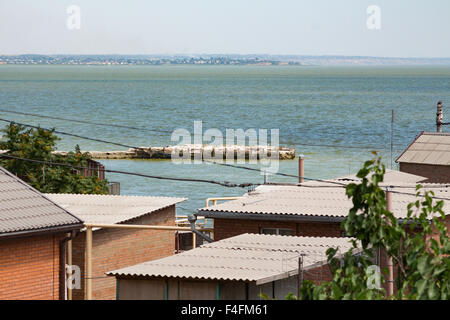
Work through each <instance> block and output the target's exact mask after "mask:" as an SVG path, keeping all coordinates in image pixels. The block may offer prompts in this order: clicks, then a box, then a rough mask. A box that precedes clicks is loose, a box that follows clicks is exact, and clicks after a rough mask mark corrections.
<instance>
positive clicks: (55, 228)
mask: <svg viewBox="0 0 450 320" xmlns="http://www.w3.org/2000/svg"><path fill="white" fill-rule="evenodd" d="M83 227H84V224H83V223H76V224H71V225H64V226H53V227H46V228H42V229H31V230H21V231H13V232H5V233H0V239H2V238H16V237H29V236H38V235H47V234H53V233H60V232H71V231H73V230H80V229H81V228H83Z"/></svg>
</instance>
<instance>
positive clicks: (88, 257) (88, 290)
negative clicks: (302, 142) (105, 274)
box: [86, 226, 92, 300]
mask: <svg viewBox="0 0 450 320" xmlns="http://www.w3.org/2000/svg"><path fill="white" fill-rule="evenodd" d="M86 300H92V227H91V226H86Z"/></svg>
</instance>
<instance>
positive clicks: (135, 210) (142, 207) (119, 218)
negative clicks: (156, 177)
mask: <svg viewBox="0 0 450 320" xmlns="http://www.w3.org/2000/svg"><path fill="white" fill-rule="evenodd" d="M46 196H47V197H48V198H49V199H51V200H52V201H54V202H56V203H57V204H59V205H60V206H62V207H64V208H66V209H67V210H69V211H70V212H73V213H74V214H76V215H77V216H78V217H80V218H81V219H83V221H84V222H86V223H99V224H115V223H122V222H126V221H128V220H131V219H134V218H138V217H141V216H143V215H146V214H149V213H152V212H155V211H157V210H160V209H164V208H167V207H168V206H171V205H174V204H176V203H179V202H182V201H185V200H187V199H186V198H172V197H149V196H119V195H92V194H69V193H58V194H57V193H47V194H46Z"/></svg>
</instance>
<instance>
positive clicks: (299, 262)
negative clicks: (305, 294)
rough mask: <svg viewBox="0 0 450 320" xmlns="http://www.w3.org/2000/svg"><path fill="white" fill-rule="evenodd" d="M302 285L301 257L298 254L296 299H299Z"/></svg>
mask: <svg viewBox="0 0 450 320" xmlns="http://www.w3.org/2000/svg"><path fill="white" fill-rule="evenodd" d="M302 285H303V256H302V254H300V256H299V257H298V293H297V298H299V297H300V290H301V288H302Z"/></svg>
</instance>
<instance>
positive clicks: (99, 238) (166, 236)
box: [72, 205, 175, 300]
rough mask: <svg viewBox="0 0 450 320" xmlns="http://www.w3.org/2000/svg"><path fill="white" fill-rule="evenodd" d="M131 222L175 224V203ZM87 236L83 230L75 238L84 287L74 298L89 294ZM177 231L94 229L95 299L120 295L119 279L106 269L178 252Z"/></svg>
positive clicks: (74, 255)
mask: <svg viewBox="0 0 450 320" xmlns="http://www.w3.org/2000/svg"><path fill="white" fill-rule="evenodd" d="M127 224H147V225H170V226H174V225H175V206H174V205H172V206H170V207H168V208H166V209H162V210H159V211H156V212H153V213H151V214H148V215H146V216H143V217H140V218H137V219H134V220H131V221H129V222H127ZM85 237H86V233H85V232H82V233H81V234H79V235H78V236H77V237H76V238H75V240H74V241H73V247H72V250H73V264H75V265H78V266H80V269H81V276H82V281H81V286H82V287H81V289H78V290H77V289H74V290H73V299H84V297H85V290H84V287H85V282H84V271H85ZM174 251H175V231H164V230H136V229H101V230H97V231H94V232H93V246H92V273H93V275H92V276H93V278H94V279H93V280H92V288H93V290H92V298H93V299H102V300H110V299H115V298H116V280H115V278H114V277H106V275H105V272H107V271H111V270H115V269H120V268H124V267H128V266H132V265H135V264H138V263H142V262H145V261H149V260H155V259H159V258H163V257H167V256H169V255H172V254H174Z"/></svg>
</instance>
